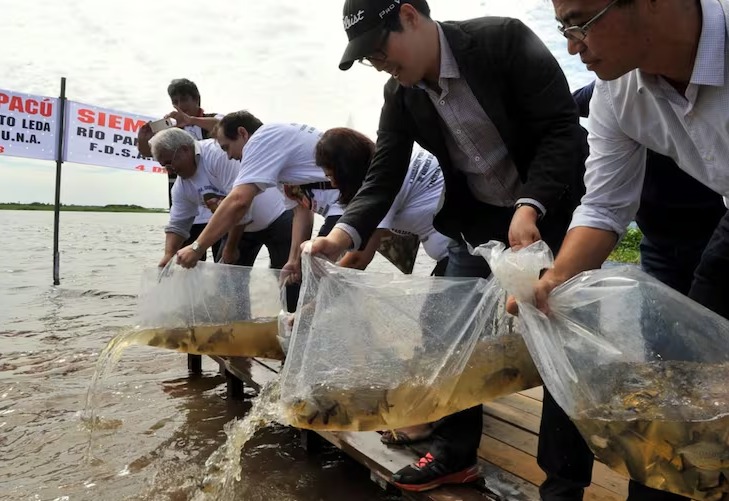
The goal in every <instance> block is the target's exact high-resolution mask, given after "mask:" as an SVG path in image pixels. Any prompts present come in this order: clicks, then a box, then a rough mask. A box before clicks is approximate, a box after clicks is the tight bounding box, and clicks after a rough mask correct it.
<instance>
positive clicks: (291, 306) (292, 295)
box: [284, 212, 342, 313]
mask: <svg viewBox="0 0 729 501" xmlns="http://www.w3.org/2000/svg"><path fill="white" fill-rule="evenodd" d="M292 214H293V212H292ZM340 217H342V216H341V215H339V216H328V217H327V218H325V219H324V224H322V225H321V227H320V228H319V233H317V236H318V237H325V236H327V235H329V232H330V231H332V228H334V225H335V224H337V221H339V218H340ZM289 233H291V230H289ZM286 259H288V253H287V254H286ZM284 263H285V261H284ZM300 291H301V284H291V285H287V286H286V306H287V310H288V312H289V313H293V312H294V311H296V304H297V303H298V302H299V292H300Z"/></svg>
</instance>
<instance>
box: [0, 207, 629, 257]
mask: <svg viewBox="0 0 729 501" xmlns="http://www.w3.org/2000/svg"><path fill="white" fill-rule="evenodd" d="M0 210H35V211H37V210H46V211H51V210H53V204H44V203H40V202H33V203H30V204H20V203H0ZM61 210H62V211H69V212H139V213H166V212H168V210H167V209H148V208H147V207H141V206H139V205H64V204H61ZM642 237H643V234H642V233H641V231H640V230H639V229H638V228H629V229H628V231H627V232H626V233H625V236H624V237H623V239H622V240H621V241H620V243H618V245H617V246H616V247H615V249H614V250H613V252H612V253H611V254H610V256H609V257H608V261H612V262H614V263H628V264H638V262H639V258H640V249H639V245H640V239H641V238H642Z"/></svg>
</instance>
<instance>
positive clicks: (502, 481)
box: [214, 357, 628, 501]
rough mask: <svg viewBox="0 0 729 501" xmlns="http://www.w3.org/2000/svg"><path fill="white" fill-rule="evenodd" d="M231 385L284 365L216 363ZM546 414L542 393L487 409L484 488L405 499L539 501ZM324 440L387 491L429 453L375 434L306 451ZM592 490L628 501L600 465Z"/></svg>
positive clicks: (339, 438) (237, 390)
mask: <svg viewBox="0 0 729 501" xmlns="http://www.w3.org/2000/svg"><path fill="white" fill-rule="evenodd" d="M214 358H215V360H216V361H217V362H218V363H219V364H220V368H221V371H222V372H223V373H225V374H226V377H227V379H228V394H229V395H230V396H232V397H236V396H240V395H242V385H248V386H252V387H253V388H256V389H258V388H259V387H260V385H262V384H264V383H265V382H267V381H270V380H271V379H273V378H275V377H277V374H278V372H279V370H280V369H281V363H280V362H272V361H269V360H262V359H235V358H226V359H223V358H218V357H214ZM541 412H542V388H534V389H532V390H528V391H523V392H521V393H517V394H514V395H509V396H507V397H503V398H500V399H498V400H495V401H493V402H489V403H487V404H484V414H485V416H484V427H483V435H482V437H481V445H480V447H479V457H480V459H479V461H480V467H481V474H482V476H483V482H481V483H478V484H474V485H469V486H443V487H440V488H438V489H435V490H433V491H430V492H426V493H420V494H415V493H408V492H404V491H403V492H402V495H403V497H404V498H406V499H413V500H430V501H457V500H463V501H476V500H481V501H538V500H539V492H538V485H539V484H540V483H541V482H542V480H544V473H543V472H542V470H541V469H540V468H539V466H538V465H537V460H536V454H537V441H538V438H539V420H540V416H541ZM319 437H321V438H323V439H325V440H326V441H328V442H330V443H331V444H333V445H334V446H336V447H337V448H339V449H341V450H342V451H343V452H345V453H347V454H348V455H349V456H351V457H352V458H353V459H355V460H356V461H358V462H359V463H361V464H362V465H364V466H366V467H367V468H368V469H369V470H370V478H372V480H373V481H375V482H376V483H378V484H379V485H380V486H381V487H383V488H388V489H394V486H392V485H390V484H389V478H390V476H391V475H392V473H394V472H395V471H397V470H399V469H400V468H402V467H403V466H406V465H407V464H410V463H412V462H414V461H416V460H417V459H418V457H420V455H421V452H422V451H423V450H425V449H427V443H425V442H424V443H422V444H419V445H418V447H414V446H411V447H388V446H385V445H383V444H382V443H380V435H379V434H378V433H376V432H317V433H314V432H307V431H302V443H303V444H304V446H315V443H316V441H317V440H319V439H320V438H319ZM592 482H593V483H592V485H591V486H590V487H589V488H588V489H587V490H586V492H585V498H584V499H585V501H623V500H625V499H626V498H627V495H628V481H627V479H626V478H625V477H623V476H621V475H619V474H618V473H616V472H614V471H612V470H610V469H609V468H608V467H607V466H605V465H603V464H601V463H598V462H596V463H595V467H594V469H593V474H592Z"/></svg>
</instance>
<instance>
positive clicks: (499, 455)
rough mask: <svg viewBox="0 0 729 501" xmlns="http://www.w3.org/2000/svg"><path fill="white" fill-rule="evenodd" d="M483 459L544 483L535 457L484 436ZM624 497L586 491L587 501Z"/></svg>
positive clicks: (617, 500)
mask: <svg viewBox="0 0 729 501" xmlns="http://www.w3.org/2000/svg"><path fill="white" fill-rule="evenodd" d="M478 454H479V456H480V457H481V458H483V459H484V460H486V461H488V462H489V463H492V464H494V465H495V466H498V467H499V468H501V469H503V470H506V471H509V472H511V473H513V474H514V475H517V476H519V477H521V478H522V479H524V480H526V481H527V482H530V483H532V484H535V485H539V484H541V483H542V482H543V481H544V478H545V476H544V472H543V471H542V470H541V468H539V465H537V460H536V458H535V457H534V456H532V455H530V454H527V453H525V452H522V451H520V450H518V449H516V448H514V447H511V446H509V445H507V444H505V443H503V442H501V441H499V440H496V439H494V438H492V437H489V436H486V435H485V436H484V437H483V438H482V440H481V446H480V447H479V449H478ZM624 499H625V496H624V495H620V494H617V493H615V492H612V491H610V490H608V489H606V488H604V487H602V486H600V485H596V484H593V485H591V486H590V487H588V488H587V489H586V490H585V501H622V500H624Z"/></svg>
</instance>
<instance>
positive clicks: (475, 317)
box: [281, 253, 541, 431]
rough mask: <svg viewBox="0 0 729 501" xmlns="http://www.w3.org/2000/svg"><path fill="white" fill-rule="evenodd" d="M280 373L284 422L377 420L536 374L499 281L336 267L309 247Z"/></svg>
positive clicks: (518, 386)
mask: <svg viewBox="0 0 729 501" xmlns="http://www.w3.org/2000/svg"><path fill="white" fill-rule="evenodd" d="M302 272H303V273H302V276H303V283H302V289H301V294H300V296H299V303H298V308H297V313H296V319H295V322H294V328H293V333H292V336H291V342H290V347H289V350H288V353H287V359H286V364H285V366H284V370H283V373H282V382H281V397H282V408H283V409H284V414H285V417H286V419H287V420H288V421H289V423H290V424H292V425H294V426H297V427H302V428H310V429H328V430H354V431H364V430H383V429H393V428H398V427H403V426H408V425H414V424H420V423H425V422H430V421H435V420H437V419H440V418H442V417H444V416H447V415H449V414H452V413H454V412H457V411H460V410H463V409H467V408H469V407H472V406H474V405H477V404H479V403H481V402H483V401H486V400H489V399H493V398H496V397H499V396H501V395H505V394H508V393H513V392H515V391H520V390H523V389H527V388H530V387H533V386H537V385H539V384H541V381H540V380H539V376H538V374H537V372H536V368H535V367H534V364H533V363H532V361H531V358H530V357H529V354H528V352H527V349H526V346H525V345H524V343H523V340H522V338H521V336H520V335H519V334H518V333H516V332H515V331H514V328H513V327H514V323H513V317H509V316H508V315H507V314H506V312H505V299H506V295H505V293H504V291H503V290H502V289H501V288H500V287H499V286H498V284H496V283H495V282H494V281H487V280H483V279H480V278H438V277H414V276H404V275H401V274H399V273H393V274H386V273H371V272H362V271H358V270H352V269H347V268H340V267H337V266H335V265H333V264H331V263H329V262H327V261H325V260H322V259H320V258H317V257H313V256H311V255H310V254H308V253H304V254H303V256H302Z"/></svg>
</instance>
